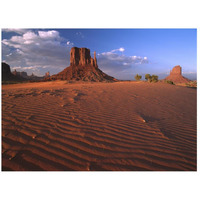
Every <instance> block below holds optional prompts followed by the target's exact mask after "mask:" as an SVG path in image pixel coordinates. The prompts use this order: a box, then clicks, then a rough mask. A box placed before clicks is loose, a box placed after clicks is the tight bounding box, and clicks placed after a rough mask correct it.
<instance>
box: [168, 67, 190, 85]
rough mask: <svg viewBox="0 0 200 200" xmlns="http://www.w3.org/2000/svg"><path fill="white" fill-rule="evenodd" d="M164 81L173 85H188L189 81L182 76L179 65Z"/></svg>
mask: <svg viewBox="0 0 200 200" xmlns="http://www.w3.org/2000/svg"><path fill="white" fill-rule="evenodd" d="M165 80H169V81H173V83H175V84H177V83H188V82H190V80H189V79H187V78H185V77H184V76H182V68H181V66H180V65H177V66H175V67H174V68H173V69H172V70H171V71H170V75H169V76H167V77H166V78H165Z"/></svg>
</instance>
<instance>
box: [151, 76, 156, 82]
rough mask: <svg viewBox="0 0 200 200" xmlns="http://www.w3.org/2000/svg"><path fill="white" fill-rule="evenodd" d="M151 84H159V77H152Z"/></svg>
mask: <svg viewBox="0 0 200 200" xmlns="http://www.w3.org/2000/svg"><path fill="white" fill-rule="evenodd" d="M151 82H154V83H156V82H158V76H157V75H152V76H151Z"/></svg>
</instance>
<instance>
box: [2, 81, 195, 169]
mask: <svg viewBox="0 0 200 200" xmlns="http://www.w3.org/2000/svg"><path fill="white" fill-rule="evenodd" d="M196 93H197V90H196V89H193V88H187V87H181V86H174V85H170V84H165V83H146V82H116V83H79V84H77V83H74V84H67V83H66V82H65V81H55V82H43V83H27V84H15V85H3V86H2V170H17V171H21V170H27V171H35V170H39V171H42V170H49V171H65V170H70V171H72V170H78V171H83V170H84V171H98V170H102V171H107V170H114V171H130V170H131V171H147V170H156V171H166V170H170V171H177V170H196V169H197V166H196V161H197V160H196V156H197V154H196V151H197V129H196V125H197V124H196V118H197V113H196V110H197V108H196V103H197V102H196Z"/></svg>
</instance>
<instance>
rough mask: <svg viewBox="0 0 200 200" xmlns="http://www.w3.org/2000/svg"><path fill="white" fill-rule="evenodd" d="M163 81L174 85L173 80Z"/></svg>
mask: <svg viewBox="0 0 200 200" xmlns="http://www.w3.org/2000/svg"><path fill="white" fill-rule="evenodd" d="M165 83H168V84H172V85H174V82H173V81H170V80H165Z"/></svg>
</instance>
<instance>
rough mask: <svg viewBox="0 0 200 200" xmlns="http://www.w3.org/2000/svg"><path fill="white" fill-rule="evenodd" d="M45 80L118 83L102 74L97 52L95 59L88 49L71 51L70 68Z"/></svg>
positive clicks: (73, 49)
mask: <svg viewBox="0 0 200 200" xmlns="http://www.w3.org/2000/svg"><path fill="white" fill-rule="evenodd" d="M45 80H74V81H80V80H81V81H96V82H102V81H109V82H113V81H117V79H115V78H113V77H111V76H109V75H107V74H105V73H104V72H102V71H101V70H100V69H99V68H98V65H97V59H96V52H94V59H93V58H92V57H91V56H90V50H89V49H87V48H77V47H73V48H71V51H70V66H69V67H67V68H65V69H64V70H63V71H61V72H60V73H58V74H56V75H52V76H50V77H49V78H46V79H45Z"/></svg>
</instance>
